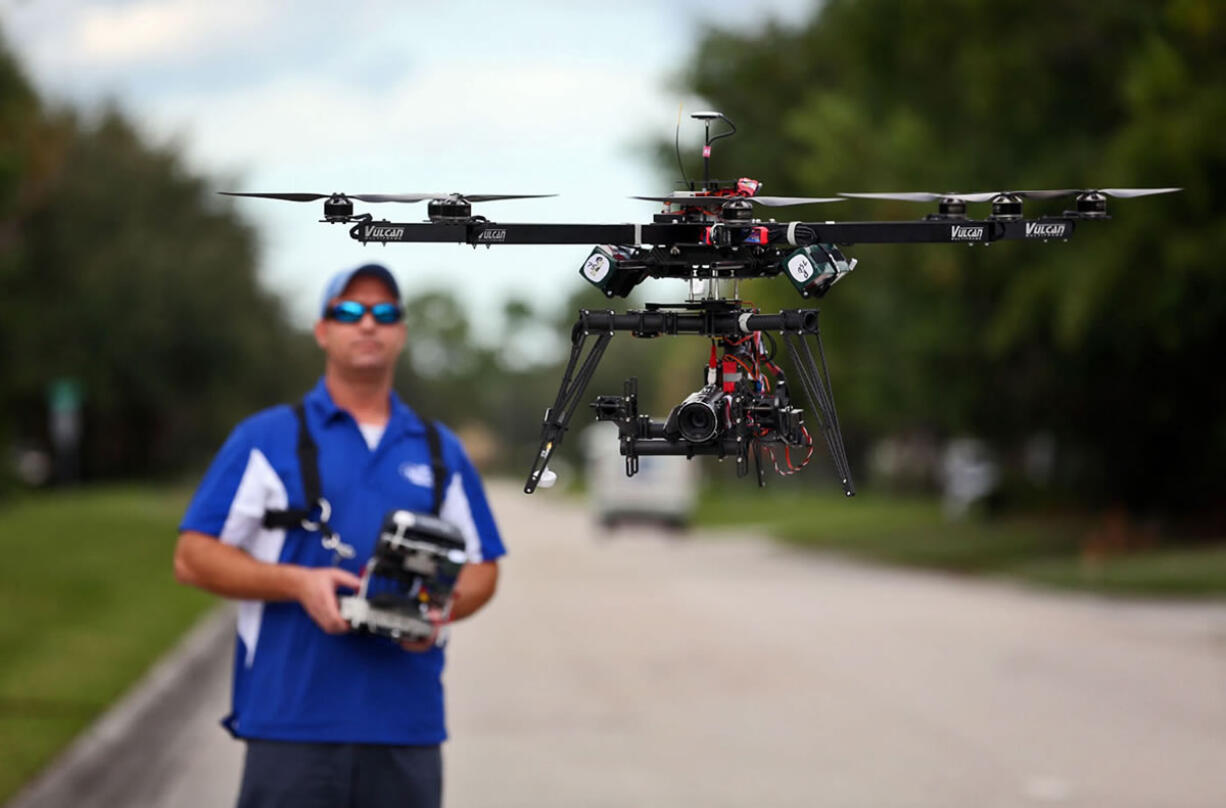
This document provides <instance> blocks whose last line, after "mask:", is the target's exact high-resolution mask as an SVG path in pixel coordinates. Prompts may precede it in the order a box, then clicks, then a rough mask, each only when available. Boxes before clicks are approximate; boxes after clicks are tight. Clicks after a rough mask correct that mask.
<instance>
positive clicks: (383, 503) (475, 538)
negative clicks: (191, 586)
mask: <svg viewBox="0 0 1226 808" xmlns="http://www.w3.org/2000/svg"><path fill="white" fill-rule="evenodd" d="M305 409H306V415H307V424H308V426H309V427H310V429H311V435H312V436H313V437H314V439H315V442H316V444H317V445H318V447H319V470H320V477H321V480H322V485H323V495H324V497H325V498H326V499H327V500H328V501H329V502H330V503H331V505H332V518H331V525H332V527H333V529H334V530H335V531H336V532H337V533H339V534H340V536H341V539H342V541H344V542H346V543H347V544H350V545H352V546H353V547H354V549H355V550H356V553H355V556H354V558H352V559H348V560H342V562H341V564H340V566H341V567H342V568H344V569H347V570H349V571H351V572H353V573H355V574H358V573H359V572H360V570H361V568H362V565H363V564H364V563H365V562H366V560H367V559H368V558H370V556H371V553H372V552H373V551H374V546H375V542H376V540H377V539H378V535H379V528H380V526H381V525H382V522H383V517H384V515H385V514H386V513H387V512H388V511H389V510H391V509H393V508H404V509H408V510H413V511H426V512H428V511H430V509H431V508H432V507H433V500H434V489H433V470H432V468H431V463H430V449H429V446H428V445H427V442H426V431H425V427H424V425H423V424H422V421H421V419H419V418H418V417H417V415H416V414H415V413H414V412H413V411H412V410H410V409H409V408H408V407H407V406H405V404H404V403H403V402H402V401H401V400H400V399H399V398H398V397H397V396H396V395H395V394H394V393H393V394H392V397H391V417H390V419H389V421H388V424H387V428H386V430H385V431H384V433H383V437H382V439H381V440H380V442H379V444H378V446H376V447H375V448H374V449H373V450H372V449H370V448H369V447H368V446H367V444H366V441H365V439H364V438H363V437H362V434H361V432H360V431H359V430H358V425H357V422H356V421H354V419H353V417H352V416H351V415H349V413H348V412H346V411H344V410H341V409H339V408H338V407H337V406H336V405H335V404H334V403H333V402H332V398H331V396H329V395H328V391H327V389H326V388H325V387H324V383H323V380H322V379H321V380H320V382H319V383H318V384H317V385H316V386H315V388H314V389H313V390H312V391H311V392H310V393H308V394H307V396H306V408H305ZM439 433H440V437H441V439H442V448H443V461H444V463H445V465H446V467H447V470H448V475H449V479H448V480H447V482H446V485H445V487H444V491H445V495H444V499H443V505H442V510H441V513H440V515H441V516H442V518H443V519H446V520H448V521H450V522H452V523H454V524H455V525H457V526H458V527H459V528H460V530H461V532H462V533H463V534H464V537H465V540H466V543H467V552H468V557H469V560H470V561H474V562H479V561H489V560H492V559H495V558H498V557H499V556H501V555H503V554H504V553H505V552H506V551H505V550H504V548H503V546H502V539H501V537H500V536H499V534H498V528H497V526H496V525H495V524H494V518H493V515H492V514H491V513H490V509H489V505H488V504H487V502H486V499H485V492H484V490H483V488H482V486H481V480H480V478H479V477H478V476H477V472H476V470H475V469H474V468H473V466H472V464H471V463H470V462H469V460H468V457H467V456H466V455H465V454H464V449H463V447H462V446H461V445H460V442H459V441H458V440H457V439H456V437H455V436H454V435H453V434H452V433H451V432H450V431H449V430H447V429H446V428H444V427H442V426H441V425H440V427H439ZM297 436H298V421H297V418H296V417H295V416H294V412H293V409H292V408H291V407H289V406H286V405H282V406H279V407H273V408H272V409H268V410H264V411H263V412H260V413H257V414H256V415H254V416H252V417H250V418H248V419H247V420H245V421H243V422H242V423H241V424H239V425H238V426H237V427H235V429H234V431H233V433H231V435H230V437H229V439H228V440H227V441H226V443H225V445H224V446H222V448H221V451H220V452H218V454H217V457H216V458H214V460H213V464H212V466H210V467H209V470H208V473H207V474H205V477H204V479H203V481H202V482H201V483H200V487H199V489H198V490H197V491H196V495H195V497H194V498H193V499H192V502H191V505H189V506H188V509H187V514H186V515H185V516H184V517H183V522H182V524H181V525H180V526H179V527H180V530H193V531H198V532H200V533H205V534H207V535H210V536H216V537H217V538H218V540H220V541H223V542H225V543H227V544H231V545H234V546H236V547H240V548H242V549H243V550H245V551H246V552H248V553H250V554H251V555H252V556H253V557H255V558H257V559H259V560H261V561H267V562H277V563H285V564H300V565H304V566H312V567H326V566H329V565H331V564H332V562H333V555H332V553H331V551H329V550H325V549H324V548H323V547H322V546H321V544H320V538H319V534H318V533H311V532H307V531H305V530H302V529H292V530H282V529H269V528H265V527H264V526H263V518H264V512H265V511H266V510H277V509H283V508H286V507H301V506H303V505H305V502H306V495H305V493H304V491H303V485H302V474H301V471H300V470H299V466H298V458H297V453H296V446H297ZM342 593H343V594H346V593H344V592H342ZM443 663H444V652H443V649H442V648H434V649H432V650H430V651H426V652H424V653H410V652H406V651H404V650H402V649H401V648H400V647H399V646H398V645H397V644H396V643H394V642H392V641H391V640H388V639H385V638H382V637H374V636H370V635H361V634H342V635H329V634H325V633H324V632H323V631H322V630H321V629H320V628H319V627H318V626H316V625H315V623H314V621H312V620H311V618H310V616H309V615H308V614H307V613H306V611H305V610H304V609H303V608H302V607H301V606H300V605H299V604H298V603H296V602H264V601H242V602H240V603H239V609H238V637H237V644H236V649H235V659H234V688H233V706H232V711H231V713H230V715H229V716H227V717H226V718H225V719H224V720H223V722H222V723H223V724H224V725H225V726H226V727H227V728H228V729H229V730H230V731H231V732H232V733H234V734H235V735H236V736H238V737H241V738H261V739H267V740H285V741H320V742H329V741H331V742H353V743H386V744H410V745H427V744H436V743H440V742H441V741H443V740H444V739H445V738H446V737H447V731H446V726H445V723H444V717H443V684H442V673H443Z"/></svg>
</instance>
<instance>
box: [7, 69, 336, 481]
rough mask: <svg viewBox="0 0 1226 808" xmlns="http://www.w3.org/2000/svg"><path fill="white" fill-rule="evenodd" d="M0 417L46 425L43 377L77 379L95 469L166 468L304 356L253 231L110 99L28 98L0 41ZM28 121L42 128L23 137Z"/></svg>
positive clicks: (290, 391) (307, 347)
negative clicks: (260, 276) (46, 102)
mask: <svg viewBox="0 0 1226 808" xmlns="http://www.w3.org/2000/svg"><path fill="white" fill-rule="evenodd" d="M0 85H3V86H4V87H5V88H7V90H15V91H14V92H9V91H7V90H6V92H4V93H3V94H2V95H0V98H3V99H4V101H3V103H0V119H2V120H3V122H4V134H3V137H2V138H0V204H2V205H3V206H4V207H3V209H2V210H3V216H4V218H3V224H4V232H5V233H7V235H8V240H7V242H6V243H5V245H4V252H3V255H4V260H3V262H2V263H0V357H3V360H2V361H3V375H2V376H0V413H3V415H2V416H0V418H3V420H4V421H6V422H7V424H6V426H7V427H8V430H7V431H8V432H9V434H10V436H11V438H13V439H19V440H20V439H24V440H29V441H45V437H44V436H45V435H46V426H45V423H44V421H45V417H46V415H45V411H46V397H47V388H48V385H49V383H50V382H51V381H52V380H54V379H57V378H62V377H69V378H73V379H77V380H79V381H80V383H81V384H82V386H83V389H84V392H85V411H84V414H85V419H84V425H85V435H84V441H85V443H84V465H85V470H86V473H87V474H88V475H89V476H93V477H102V476H115V475H124V474H148V473H154V472H164V471H170V470H175V469H178V468H182V467H183V466H184V464H186V463H188V462H191V461H194V460H199V459H200V458H201V457H202V456H205V455H207V453H208V452H210V451H211V450H212V449H214V448H215V447H216V445H217V442H218V440H219V439H220V438H221V437H223V436H224V434H225V432H226V430H228V429H229V427H231V426H232V425H233V423H234V422H235V421H236V420H237V419H238V418H240V417H241V416H242V415H243V414H245V413H246V412H249V411H250V410H251V409H252V408H253V406H259V405H266V404H270V403H273V402H275V401H278V400H282V399H284V398H286V397H289V396H292V395H296V394H297V393H298V391H300V390H301V388H302V387H303V385H304V384H306V382H307V380H308V379H309V373H310V372H311V371H309V370H308V367H310V364H313V363H314V359H315V358H314V356H313V355H312V354H313V351H312V349H311V344H310V342H309V341H307V339H306V337H305V336H304V335H301V334H299V333H296V332H295V331H293V330H292V329H291V328H290V327H289V325H288V323H287V320H286V317H285V314H284V312H283V310H282V307H281V305H280V303H279V302H278V301H277V300H276V299H274V298H273V297H272V296H271V295H270V294H269V293H267V292H266V291H264V290H263V289H261V288H260V286H259V284H258V283H257V280H256V274H255V247H256V245H255V239H254V237H253V235H252V233H251V232H250V230H249V229H248V228H247V227H246V226H245V225H243V224H242V223H241V222H240V221H239V220H238V218H237V217H236V216H235V215H234V214H233V213H232V212H231V210H230V209H229V208H228V207H227V206H226V205H225V204H224V203H221V202H217V201H215V197H214V196H213V194H212V193H211V189H210V188H209V187H208V186H209V183H206V182H205V181H204V180H203V179H201V178H199V177H196V176H193V175H192V174H191V173H190V172H188V171H187V170H186V169H185V168H184V167H183V166H182V165H181V163H180V162H179V160H178V159H177V157H176V156H175V155H174V153H173V152H172V151H170V150H168V149H161V148H154V147H152V146H150V145H149V144H147V143H146V142H144V140H143V139H142V138H141V137H140V136H139V135H138V133H137V132H136V131H135V130H134V129H133V128H132V126H131V125H130V124H129V123H128V122H127V121H126V120H125V119H124V118H123V116H122V115H121V114H120V113H118V112H117V111H114V110H111V111H108V112H105V113H103V114H102V115H100V116H99V118H98V120H97V121H96V122H93V123H85V122H82V121H81V120H79V119H78V118H76V117H75V116H73V115H71V114H68V113H58V114H54V115H51V114H48V113H46V112H43V111H42V110H41V109H40V108H39V105H38V104H37V101H36V100H35V99H34V96H33V94H32V93H31V92H30V90H29V89H28V86H27V85H26V84H25V82H24V81H23V80H22V79H21V77H20V75H19V74H18V72H17V70H16V68H15V67H14V66H13V63H12V61H11V59H9V58H8V57H7V56H3V55H0ZM33 133H42V134H41V135H39V136H37V137H34V136H32V134H33Z"/></svg>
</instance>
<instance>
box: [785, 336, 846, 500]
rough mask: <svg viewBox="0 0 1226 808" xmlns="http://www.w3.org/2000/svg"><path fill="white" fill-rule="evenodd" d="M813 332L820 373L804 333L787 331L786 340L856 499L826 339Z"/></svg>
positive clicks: (832, 455) (837, 468)
mask: <svg viewBox="0 0 1226 808" xmlns="http://www.w3.org/2000/svg"><path fill="white" fill-rule="evenodd" d="M812 333H813V335H814V338H815V339H816V340H817V351H818V354H819V355H820V356H821V358H822V367H821V370H820V371H819V370H818V368H817V363H816V361H814V358H813V351H812V350H811V349H810V348H809V343H808V341H807V340H806V339H805V335H804V334H803V333H795V332H791V333H789V332H784V334H783V341H784V344H785V345H787V348H788V353H789V354H790V355H791V357H792V363H793V364H794V365H795V366H796V372H797V374H798V375H799V376H800V383H801V386H802V387H803V388H804V390H805V395H806V396H807V397H808V399H809V405H810V407H811V408H812V410H813V413H814V415H815V417H816V418H817V420H818V425H819V426H820V427H821V430H822V434H823V435H824V436H825V438H826V447H827V448H828V449H829V450H830V459H831V460H832V461H833V462H834V468H835V472H836V473H837V474H838V475H839V480H840V482H842V484H843V492H844V493H845V494H847V496H849V497H851V496H855V493H856V487H855V483H853V482H852V479H851V464H850V463H848V462H847V450H846V449H845V448H844V446H843V432H842V430H841V429H840V428H839V414H838V411H837V410H836V409H835V406H834V392H833V390H832V389H831V387H830V371H829V369H828V368H827V367H826V354H825V352H824V351H823V350H822V338H821V335H820V333H818V332H817V330H816V329H814V330H813V332H812Z"/></svg>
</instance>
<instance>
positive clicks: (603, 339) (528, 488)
mask: <svg viewBox="0 0 1226 808" xmlns="http://www.w3.org/2000/svg"><path fill="white" fill-rule="evenodd" d="M609 313H610V314H612V312H609ZM587 315H588V312H587V311H586V310H585V311H583V312H580V319H579V321H578V322H577V323H575V327H574V330H573V331H572V333H571V350H570V361H569V362H567V364H566V371H565V372H564V373H563V374H562V384H561V385H560V386H559V387H558V395H557V398H556V399H555V400H554V403H553V406H552V407H550V408H549V409H548V410H546V411H545V420H544V422H543V423H542V424H541V449H540V451H539V452H538V453H537V455H536V459H535V460H533V461H532V470H531V471H530V472H529V474H528V481H527V482H526V483H525V484H524V493H525V494H531V493H532V492H533V491H535V490H536V487H537V484H538V483H540V481H541V475H542V474H544V472H545V468H546V466H548V464H549V458H551V457H552V456H553V453H554V450H555V449H557V448H558V444H560V443H561V442H562V437H563V436H564V435H565V434H566V429H567V426H568V425H569V423H570V419H571V416H572V415H574V413H575V407H576V406H577V405H578V403H579V398H580V397H581V396H582V395H583V391H584V390H586V389H587V385H588V382H590V381H591V380H592V375H593V374H594V373H595V372H596V366H597V365H599V364H600V359H601V357H603V356H604V352H605V349H606V348H607V347H609V340H611V339H613V332H612V331H604V332H603V333H601V334H600V335H599V336H598V337H597V338H596V344H595V345H593V346H592V348H591V350H590V351H588V354H587V356H586V357H585V358H584V359H583V361H582V364H581V363H580V361H579V359H580V357H581V356H583V347H584V345H585V343H586V342H587V338H588V336H589V335H590V334H591V332H590V330H589V326H588V324H587V322H586V318H587ZM576 367H578V372H576Z"/></svg>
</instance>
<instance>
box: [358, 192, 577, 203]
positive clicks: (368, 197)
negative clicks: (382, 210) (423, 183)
mask: <svg viewBox="0 0 1226 808" xmlns="http://www.w3.org/2000/svg"><path fill="white" fill-rule="evenodd" d="M546 196H557V194H350V195H349V197H350V199H358V200H361V201H362V202H425V201H426V200H428V199H455V200H464V201H466V202H493V201H495V200H498V199H539V198H541V197H546Z"/></svg>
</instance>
